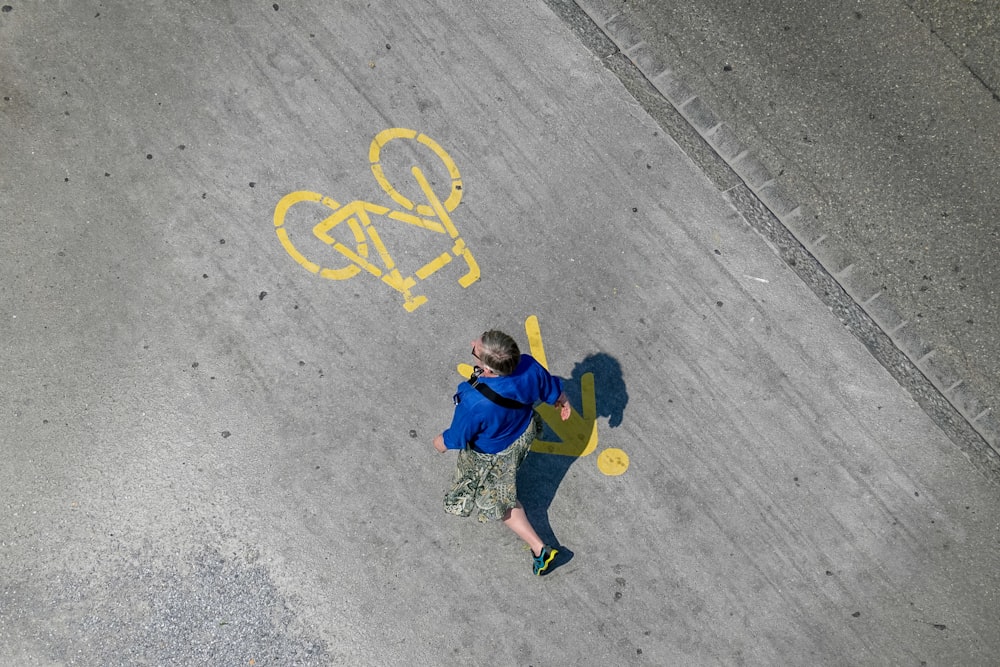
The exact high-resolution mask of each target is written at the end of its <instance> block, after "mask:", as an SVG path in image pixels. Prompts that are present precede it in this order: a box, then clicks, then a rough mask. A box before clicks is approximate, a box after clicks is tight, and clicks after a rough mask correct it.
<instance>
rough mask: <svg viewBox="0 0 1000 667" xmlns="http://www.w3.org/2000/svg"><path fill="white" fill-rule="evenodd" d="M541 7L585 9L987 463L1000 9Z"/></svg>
mask: <svg viewBox="0 0 1000 667" xmlns="http://www.w3.org/2000/svg"><path fill="white" fill-rule="evenodd" d="M550 4H551V5H552V6H553V7H554V8H555V9H556V10H557V11H558V12H560V13H561V14H562V15H564V16H567V17H570V18H569V20H570V21H571V22H574V23H576V24H577V25H582V24H583V23H585V22H586V21H581V20H580V19H579V18H578V17H574V14H575V13H576V14H578V13H580V10H579V9H578V8H577V5H579V7H582V8H583V10H585V11H586V12H587V16H589V17H591V18H592V19H593V22H594V23H595V24H596V26H598V28H599V29H600V30H602V31H603V32H604V33H606V34H607V35H608V42H609V43H610V45H611V48H610V49H609V48H608V47H607V45H596V44H594V42H593V40H592V39H591V43H592V45H593V46H592V48H594V49H595V52H597V53H600V54H601V55H602V56H603V57H604V62H605V63H606V64H608V65H609V68H610V69H612V70H613V71H615V72H616V73H617V74H618V76H619V77H620V78H621V79H622V80H623V82H625V83H626V85H627V86H628V87H629V88H630V90H631V91H632V92H633V94H634V95H636V97H637V98H638V99H640V100H642V102H643V104H644V106H645V107H646V108H647V109H649V110H650V112H651V113H652V114H653V115H654V116H655V117H656V118H657V120H658V121H659V122H660V123H661V124H663V125H664V126H665V127H669V128H670V129H671V133H672V134H673V135H674V136H675V137H677V138H678V141H679V142H680V143H681V145H682V146H683V147H684V149H685V151H686V152H688V154H689V155H691V156H692V157H693V159H695V160H696V162H698V164H699V165H700V166H702V168H703V169H704V170H705V172H706V174H708V175H709V176H710V178H712V179H713V181H714V182H715V183H716V184H717V185H718V187H719V188H720V189H722V190H725V191H727V192H732V193H733V195H732V196H733V199H734V200H735V201H737V202H739V201H741V200H742V199H746V197H743V194H748V195H749V200H750V201H749V202H748V203H747V204H745V205H744V207H743V208H744V213H745V215H747V216H748V218H750V219H755V218H756V219H760V224H758V228H759V229H760V230H761V231H762V233H764V234H765V235H767V236H768V237H769V238H771V240H772V242H773V243H775V244H776V245H777V246H779V247H780V248H781V250H782V253H783V256H785V257H786V260H787V261H789V263H790V264H792V265H793V266H796V267H797V268H796V271H797V272H798V273H799V274H800V276H802V277H803V280H805V281H806V282H807V283H808V284H810V285H812V288H813V291H814V292H815V293H816V294H817V295H818V296H819V297H820V298H821V299H823V300H824V301H825V302H827V303H828V305H830V307H831V308H833V309H834V310H836V311H838V313H839V316H840V317H841V318H842V319H843V320H844V322H845V324H846V325H847V326H848V327H850V328H851V329H852V330H854V331H855V333H856V335H857V336H858V337H859V339H860V340H862V341H863V342H864V343H865V345H866V346H868V347H869V349H871V350H872V352H873V354H875V355H876V357H877V358H879V359H880V361H881V362H882V363H883V365H884V366H886V368H888V369H889V370H890V371H891V372H892V373H893V374H894V375H895V377H896V378H897V379H898V380H899V381H900V382H901V383H902V384H903V385H904V386H906V387H908V389H909V390H910V391H911V393H912V394H913V395H914V397H915V398H916V399H917V400H918V402H920V403H921V405H922V406H923V407H924V409H925V410H926V411H927V412H928V414H930V415H931V416H932V418H933V419H934V420H935V421H936V422H937V423H938V424H939V425H940V426H941V427H942V428H944V429H945V430H946V432H948V433H949V436H950V437H951V438H952V439H953V440H954V441H955V442H956V443H957V444H958V445H959V446H961V447H962V448H963V449H964V450H965V451H966V452H967V453H968V454H969V455H970V457H972V459H973V460H974V461H976V462H977V463H979V464H980V465H982V466H984V467H986V468H990V469H996V468H997V466H998V461H1000V457H998V454H997V452H998V449H1000V446H998V438H1000V422H998V419H997V410H996V408H997V405H998V401H1000V382H998V380H997V378H1000V372H998V370H1000V369H998V368H997V363H998V360H1000V339H998V337H997V331H998V330H1000V311H998V306H1000V299H998V298H997V286H998V285H1000V276H998V275H997V274H996V270H995V267H996V262H995V261H994V260H993V258H994V256H995V255H996V253H997V252H998V250H1000V245H998V244H1000V232H998V229H997V225H996V224H995V221H994V218H995V213H994V212H995V210H996V207H997V204H998V202H997V197H998V195H997V192H996V187H995V184H996V182H997V179H998V178H1000V174H998V173H997V164H1000V159H998V157H1000V156H998V154H997V151H998V147H1000V105H998V103H997V101H998V100H1000V97H998V88H997V81H998V80H1000V79H998V77H1000V70H998V69H997V67H996V63H997V62H1000V38H998V36H1000V26H998V24H997V17H998V16H1000V4H998V3H997V2H996V1H995V0H992V1H990V2H978V3H958V4H956V3H938V2H933V1H926V2H925V1H922V0H921V1H907V2H902V1H900V2H892V3H855V2H850V3H849V2H839V3H827V5H824V6H823V7H822V8H817V7H816V6H815V5H814V3H808V2H796V1H794V0H793V1H790V2H779V3H768V4H767V5H766V6H765V5H747V6H738V7H736V6H733V5H732V4H731V3H699V4H698V5H697V6H694V5H690V4H688V3H675V2H661V1H656V2H641V1H640V2H629V3H616V2H607V1H605V0H582V1H581V2H578V3H573V2H564V1H562V0H552V2H551V3H550ZM582 32H583V34H586V32H585V31H582ZM619 50H620V52H621V53H622V54H624V55H625V56H627V57H628V59H630V60H631V61H632V63H634V65H633V64H631V63H629V64H628V65H624V64H623V63H622V62H621V61H624V60H625V59H624V58H622V56H621V55H619V53H618V52H619ZM625 62H627V61H625ZM632 70H637V71H638V72H640V73H639V74H638V76H636V74H635V72H633V71H632ZM637 79H641V80H637ZM678 121H679V122H678ZM681 125H684V126H687V127H681ZM689 134H691V135H693V137H691V138H687V135H689ZM686 139H687V140H686ZM706 149H707V151H706ZM758 207H759V208H761V209H763V211H762V212H761V213H757V212H755V211H754V209H755V208H758ZM799 246H800V247H799ZM802 250H804V251H805V252H802ZM803 260H804V261H803ZM817 262H818V265H819V266H820V267H821V268H822V271H823V272H824V273H827V274H829V279H822V278H821V279H818V280H817V279H816V278H815V276H814V275H813V274H814V273H815V272H814V271H813V270H812V268H810V267H811V265H812V264H815V263H817ZM841 292H843V294H841ZM868 320H870V321H868ZM900 353H901V354H900ZM928 382H929V383H930V384H931V385H932V386H933V388H934V389H933V391H928V389H927V387H926V384H927V383H928ZM942 399H943V401H942ZM943 402H947V404H948V405H942V403H943Z"/></svg>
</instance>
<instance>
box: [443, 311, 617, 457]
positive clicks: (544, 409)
mask: <svg viewBox="0 0 1000 667" xmlns="http://www.w3.org/2000/svg"><path fill="white" fill-rule="evenodd" d="M524 331H525V333H526V334H527V336H528V347H529V348H530V349H531V356H533V357H534V358H535V359H536V360H537V361H538V363H540V364H541V365H542V366H544V367H545V368H546V370H547V369H548V367H549V363H548V359H547V358H546V356H545V346H544V345H543V344H542V330H541V328H540V327H539V325H538V318H537V317H535V316H534V315H531V316H529V317H528V319H527V320H525V322H524ZM472 371H473V368H472V366H470V365H469V364H459V365H458V374H459V375H461V376H462V377H463V378H468V377H469V376H470V375H472ZM580 396H581V400H582V401H583V406H582V407H583V414H582V415H581V414H580V413H578V412H577V411H576V409H575V408H572V406H571V409H572V413H571V414H570V417H569V419H567V420H566V421H563V420H562V418H561V417H560V416H559V410H558V409H556V408H555V407H553V406H551V405H548V404H546V403H542V404H540V405H539V406H538V407H536V408H535V412H537V413H538V416H539V417H541V418H542V421H544V422H545V423H546V424H547V425H548V427H549V429H551V430H552V432H553V433H555V434H556V436H558V437H559V440H558V441H556V442H552V441H547V440H535V441H534V442H533V443H532V444H531V451H533V452H538V453H540V454H558V455H560V456H577V457H583V456H588V455H590V454H592V453H593V452H594V451H595V450H596V449H597V395H596V393H595V391H594V374H593V373H584V374H583V375H582V376H581V377H580ZM628 466H629V458H628V454H626V453H625V452H624V451H622V450H620V449H616V448H613V447H609V448H608V449H606V450H604V451H603V452H601V454H600V455H599V456H598V457H597V469H598V470H600V471H601V472H602V473H604V474H605V475H609V476H617V475H621V474H622V473H624V472H625V471H626V470H628Z"/></svg>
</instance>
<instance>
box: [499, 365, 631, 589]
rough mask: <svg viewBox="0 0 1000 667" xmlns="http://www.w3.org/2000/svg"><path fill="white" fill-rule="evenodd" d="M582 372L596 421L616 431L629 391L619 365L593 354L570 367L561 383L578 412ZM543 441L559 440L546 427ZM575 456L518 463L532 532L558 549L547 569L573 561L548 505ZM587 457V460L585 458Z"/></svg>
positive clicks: (520, 490)
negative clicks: (590, 382) (588, 379)
mask: <svg viewBox="0 0 1000 667" xmlns="http://www.w3.org/2000/svg"><path fill="white" fill-rule="evenodd" d="M585 373H593V374H594V397H595V399H596V402H597V418H598V419H600V418H601V417H607V418H608V426H610V427H611V428H615V427H617V426H619V425H620V424H621V423H622V418H623V417H624V414H625V406H626V405H627V404H628V392H627V391H626V389H625V380H624V378H623V377H622V369H621V365H620V364H619V363H618V361H617V360H616V359H615V358H614V357H612V356H609V355H607V354H594V355H591V356H589V357H587V358H586V359H584V360H583V361H581V362H580V363H578V364H577V365H576V367H574V368H573V374H572V377H571V378H569V379H564V380H563V389H564V390H565V392H566V395H567V396H568V397H569V399H570V403H572V405H573V408H574V409H575V410H576V411H577V412H578V413H580V412H581V410H582V397H581V395H580V380H581V378H582V377H583V375H584V374H585ZM540 437H541V439H542V440H549V441H557V440H558V437H557V436H555V434H554V433H553V432H552V431H551V430H550V429H549V428H548V426H547V425H546V426H545V428H544V429H543V431H542V435H541V436H540ZM577 458H578V457H576V456H560V455H557V454H540V453H538V452H532V453H531V454H530V455H529V456H528V457H527V458H526V459H525V460H524V463H523V464H521V467H520V469H519V470H518V473H517V491H518V497H519V499H520V501H521V505H523V506H524V511H525V513H526V514H527V515H528V520H529V521H530V522H531V525H532V526H534V528H535V532H536V533H538V536H539V537H540V538H542V541H543V542H545V543H546V544H550V545H553V546H558V548H559V553H558V555H557V556H556V560H555V562H554V563H553V564H552V565H551V566H550V570H551V569H552V568H554V567H559V566H561V565H565V564H566V563H567V562H569V560H570V559H572V558H573V552H572V551H570V550H569V549H568V548H567V547H566V546H565V545H561V544H560V543H559V539H558V538H557V537H556V534H555V531H553V530H552V525H551V524H550V523H549V506H550V505H551V504H552V500H553V499H554V498H555V495H556V491H557V490H558V489H559V485H560V484H561V483H562V481H563V478H565V477H566V473H567V472H568V471H569V468H570V466H572V465H573V463H575V462H576V460H577ZM588 458H589V457H588Z"/></svg>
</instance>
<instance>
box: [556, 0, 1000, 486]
mask: <svg viewBox="0 0 1000 667" xmlns="http://www.w3.org/2000/svg"><path fill="white" fill-rule="evenodd" d="M546 2H547V3H548V5H549V6H550V8H552V10H553V11H554V12H555V13H556V14H557V15H559V16H560V17H561V18H562V19H563V20H564V21H566V22H567V23H569V24H570V25H572V26H574V27H576V28H577V30H578V31H579V32H581V33H586V32H589V31H592V30H596V31H597V32H598V33H600V35H602V36H603V37H604V38H605V39H606V40H609V41H610V44H608V43H601V40H600V38H599V37H595V36H594V35H593V34H590V35H584V36H585V37H588V39H585V41H589V42H590V43H589V44H588V46H589V47H590V48H591V49H592V50H593V51H595V53H597V55H599V56H601V57H602V58H604V60H605V65H606V66H607V67H608V68H609V69H611V70H612V71H615V69H616V68H617V69H619V70H620V69H621V66H620V64H619V65H613V64H610V63H609V61H608V59H609V58H610V57H611V56H613V55H615V51H617V52H620V53H621V54H622V55H623V56H624V57H625V58H627V60H628V62H629V63H630V65H631V67H632V68H634V70H635V71H634V72H629V73H626V74H625V76H628V77H634V76H635V74H636V73H637V74H638V75H639V77H641V78H643V79H644V80H645V81H646V82H648V84H649V85H651V87H652V88H653V89H655V90H656V91H657V92H658V94H659V95H660V96H661V97H662V98H663V99H664V100H665V101H666V102H668V103H669V105H670V106H672V107H673V109H674V110H675V111H676V113H677V114H679V116H680V117H681V118H683V120H684V121H685V122H686V123H687V124H688V126H689V127H690V128H691V129H692V130H693V131H694V132H695V133H696V134H697V135H698V136H700V137H701V139H702V141H703V142H704V143H705V144H707V145H708V147H709V148H710V150H711V151H712V152H713V153H714V155H715V156H716V157H717V158H719V159H721V161H722V162H723V163H725V165H727V166H728V169H729V170H731V171H732V172H733V173H734V174H735V175H736V176H737V177H738V179H739V183H737V184H736V185H734V186H732V187H730V188H728V189H727V190H726V191H727V194H728V195H729V196H730V199H731V200H732V201H733V203H734V204H735V205H736V206H737V208H738V209H739V210H740V211H741V213H742V214H743V215H744V217H745V218H746V219H747V221H748V222H749V223H750V224H751V225H752V226H753V227H754V228H755V229H756V230H757V231H758V232H759V233H761V234H763V235H764V236H765V238H766V239H767V240H768V241H769V242H771V244H772V245H773V246H774V247H775V248H776V250H777V251H778V253H779V255H780V256H781V257H782V259H783V260H784V261H786V262H787V263H788V264H789V266H791V267H792V268H793V270H795V272H796V273H797V274H798V275H799V276H800V278H802V279H803V280H804V281H805V282H806V284H807V285H809V287H810V288H811V289H812V290H813V292H815V293H816V294H817V296H819V297H820V298H821V299H822V300H823V302H824V303H826V305H828V306H829V307H830V308H831V310H832V311H833V312H834V313H835V314H836V315H837V316H838V317H839V318H840V320H841V321H842V322H843V323H844V325H845V326H846V327H847V328H848V329H849V330H850V331H851V332H852V333H853V334H854V335H855V336H856V337H858V338H859V340H861V342H862V343H864V344H865V346H866V347H867V348H868V349H869V350H870V351H871V352H872V354H873V355H874V356H875V358H876V359H877V360H878V361H879V362H880V363H881V364H882V365H883V366H884V367H885V368H886V369H887V370H889V372H890V373H891V374H892V375H893V377H894V378H895V379H896V380H897V381H899V382H900V384H901V385H902V386H903V387H904V388H906V389H907V390H908V391H909V392H910V393H911V394H912V395H913V396H914V398H915V399H916V400H917V402H918V404H919V405H920V406H921V407H922V408H923V409H924V411H925V412H927V414H928V415H929V416H930V417H931V419H933V420H934V422H935V423H936V424H937V425H938V426H939V427H940V428H941V429H942V430H944V432H945V433H946V434H947V435H948V437H949V438H951V440H952V441H953V442H955V444H956V445H957V446H958V447H959V448H960V449H961V450H962V451H963V452H964V453H965V454H966V455H967V456H968V457H969V459H970V460H971V461H972V463H973V464H974V465H975V466H976V467H977V468H978V469H979V470H981V471H982V472H983V473H985V474H986V475H987V476H989V477H991V478H992V479H994V480H1000V421H998V418H997V415H996V413H995V411H994V410H993V409H992V407H991V406H987V405H984V403H983V402H982V401H981V400H980V399H979V397H977V396H976V393H975V391H974V389H973V388H971V387H969V386H968V385H966V384H965V382H964V381H963V379H962V378H961V377H960V376H959V374H958V373H957V372H956V371H955V369H953V368H951V367H949V366H948V365H947V364H945V363H943V362H942V361H941V360H940V359H938V358H936V357H935V354H934V348H933V346H932V345H931V344H929V343H928V342H927V341H926V340H924V338H923V337H922V336H921V335H920V332H919V330H918V327H917V326H916V325H915V323H913V322H910V321H907V320H906V319H904V318H903V317H902V316H901V315H900V313H899V312H898V310H897V309H896V308H895V307H894V306H893V304H891V303H889V302H888V301H887V300H886V299H885V298H884V297H883V296H882V292H881V290H880V289H879V288H878V287H876V286H874V285H872V284H871V283H870V282H869V281H867V280H865V279H863V278H862V277H860V276H858V275H857V271H856V270H855V269H856V265H855V263H854V261H852V259H851V258H850V257H848V256H847V255H846V254H845V253H844V252H843V251H842V250H840V249H838V248H837V247H836V243H835V240H834V239H830V238H829V237H828V236H827V235H825V234H823V233H822V232H821V231H819V230H817V229H815V228H814V227H812V226H810V225H809V224H808V222H807V221H806V216H804V215H803V214H802V210H801V207H800V206H799V205H798V204H797V203H796V201H795V199H794V197H793V196H792V195H791V194H790V193H788V192H787V191H786V189H785V188H784V187H783V186H782V184H781V183H780V182H778V180H777V179H776V177H774V176H773V175H772V174H771V173H770V172H769V170H768V169H767V167H766V165H764V164H763V163H762V162H761V161H760V160H759V159H758V158H757V157H756V156H754V155H753V154H752V153H751V152H749V151H748V150H746V149H745V148H744V147H743V145H742V142H741V141H740V140H739V137H738V136H737V135H736V133H735V132H734V131H733V129H732V128H731V127H730V126H729V125H727V124H726V123H725V122H724V121H722V120H720V119H719V118H718V117H717V116H716V115H715V113H714V112H713V111H712V109H711V108H709V106H708V105H707V104H706V103H705V102H704V100H702V99H701V98H700V97H699V96H698V95H697V94H696V92H695V91H694V90H693V89H692V88H691V87H690V86H689V85H688V84H687V83H685V82H684V81H683V80H682V79H681V78H680V77H678V76H677V75H675V74H674V72H673V71H672V70H671V69H670V68H669V63H667V62H664V61H663V59H662V58H661V57H660V56H659V55H658V54H656V53H654V52H653V51H652V50H651V49H649V48H648V47H647V45H646V44H645V43H644V42H642V40H641V37H640V32H639V30H638V29H636V27H635V26H633V25H631V24H630V22H629V20H628V18H627V17H625V16H623V15H622V14H621V13H620V12H619V11H618V5H617V3H616V2H613V1H612V0H572V2H571V1H570V0H546ZM581 13H582V14H583V16H581V15H580V14H581ZM585 23H589V24H590V25H589V26H586V25H584V24H585ZM615 74H616V75H617V76H619V78H623V74H622V72H621V71H615ZM623 83H626V87H627V88H629V89H630V90H632V87H630V86H629V85H628V83H627V82H626V81H624V80H623ZM640 102H641V100H640ZM654 118H656V115H655V114H654ZM657 120H658V121H659V120H660V119H659V118H657ZM691 157H692V159H694V160H695V161H696V163H697V162H699V160H698V157H697V156H696V155H692V156H691ZM699 166H701V165H699ZM714 168H715V170H716V171H718V166H717V165H716V166H715V167H714ZM710 177H711V176H710Z"/></svg>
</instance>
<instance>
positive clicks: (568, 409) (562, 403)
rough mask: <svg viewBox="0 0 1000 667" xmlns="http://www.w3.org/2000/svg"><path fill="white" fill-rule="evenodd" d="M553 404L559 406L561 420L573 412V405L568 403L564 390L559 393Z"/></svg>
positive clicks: (567, 417)
mask: <svg viewBox="0 0 1000 667" xmlns="http://www.w3.org/2000/svg"><path fill="white" fill-rule="evenodd" d="M555 406H556V407H557V408H559V418H560V419H562V420H563V421H566V420H567V419H569V416H570V415H571V414H573V407H572V406H571V405H570V404H569V397H568V396H566V392H563V393H561V394H559V398H557V399H556V402H555Z"/></svg>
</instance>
